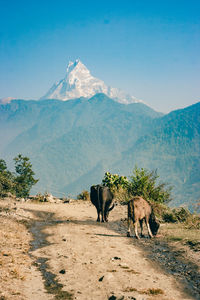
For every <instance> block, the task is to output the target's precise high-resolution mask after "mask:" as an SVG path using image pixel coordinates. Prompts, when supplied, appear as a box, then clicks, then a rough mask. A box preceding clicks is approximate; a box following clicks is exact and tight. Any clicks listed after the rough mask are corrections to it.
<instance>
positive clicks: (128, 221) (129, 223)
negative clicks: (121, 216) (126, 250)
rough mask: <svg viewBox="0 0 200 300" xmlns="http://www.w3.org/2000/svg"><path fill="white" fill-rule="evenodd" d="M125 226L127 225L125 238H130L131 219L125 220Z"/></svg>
mask: <svg viewBox="0 0 200 300" xmlns="http://www.w3.org/2000/svg"><path fill="white" fill-rule="evenodd" d="M127 225H128V230H127V234H126V235H127V237H130V236H131V218H130V217H128V220H127Z"/></svg>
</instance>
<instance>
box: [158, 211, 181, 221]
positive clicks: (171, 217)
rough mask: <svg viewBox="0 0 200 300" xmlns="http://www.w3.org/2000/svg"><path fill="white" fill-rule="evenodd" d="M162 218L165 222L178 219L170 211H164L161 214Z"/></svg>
mask: <svg viewBox="0 0 200 300" xmlns="http://www.w3.org/2000/svg"><path fill="white" fill-rule="evenodd" d="M162 219H163V221H164V222H166V223H176V222H177V221H178V220H177V218H176V216H175V214H174V213H173V212H172V211H168V212H164V213H163V214H162Z"/></svg>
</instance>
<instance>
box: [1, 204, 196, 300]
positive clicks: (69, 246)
mask: <svg viewBox="0 0 200 300" xmlns="http://www.w3.org/2000/svg"><path fill="white" fill-rule="evenodd" d="M12 211H14V214H15V215H16V216H18V219H19V220H18V221H20V226H21V223H23V222H24V223H25V225H26V226H27V228H28V231H29V233H28V234H27V233H26V235H24V243H25V242H26V239H27V243H30V245H31V247H30V249H29V251H28V252H29V257H28V258H27V261H26V263H25V260H23V261H24V269H23V272H24V277H25V278H24V279H23V280H21V281H20V289H19V292H18V294H16V295H14V293H13V294H12V295H10V294H9V293H8V292H7V291H6V289H7V288H6V286H5V285H4V286H3V287H1V289H2V288H3V290H2V292H1V293H0V299H2V300H3V299H28V300H29V299H30V300H46V299H47V300H48V299H78V300H94V299H95V300H98V299H99V300H104V299H105V300H106V299H110V300H114V299H118V300H119V299H124V300H126V299H127V300H128V299H137V300H150V299H152V300H153V299H155V300H156V299H157V300H186V299H188V300H189V299H198V291H197V288H196V287H195V286H193V287H192V285H190V284H189V282H187V278H185V277H184V276H182V277H180V276H179V275H180V274H181V273H180V274H178V271H177V273H176V274H175V275H174V276H173V275H172V274H169V270H168V271H167V270H164V268H163V267H162V264H159V260H157V259H156V257H155V255H152V259H151V251H152V250H153V253H152V254H155V253H156V247H157V248H158V244H159V243H160V242H158V239H154V240H153V241H149V240H148V239H144V240H143V241H137V240H136V239H133V238H127V237H126V229H125V227H124V224H123V221H121V219H123V218H125V217H126V207H125V206H117V207H116V208H115V209H114V210H113V211H112V212H111V213H110V217H109V223H103V224H102V223H96V210H95V207H94V206H92V205H91V204H90V203H88V202H72V203H69V204H33V203H16V205H15V207H14V208H13V206H12ZM3 217H4V218H5V216H3ZM12 217H13V216H12V213H10V216H8V217H7V219H8V218H12ZM156 245H157V246H156ZM160 245H161V244H160ZM163 247H164V246H163ZM13 251H14V250H13ZM165 251H166V249H164V248H163V249H161V248H160V254H161V253H165ZM4 254H5V251H4ZM6 258H7V257H6ZM23 261H22V263H21V265H23ZM2 266H4V267H5V265H3V264H2ZM197 271H198V270H197ZM171 273H172V272H171ZM179 277H180V280H179ZM184 280H185V281H184ZM17 282H19V280H18V281H16V283H15V284H16V286H17ZM18 288H19V285H18Z"/></svg>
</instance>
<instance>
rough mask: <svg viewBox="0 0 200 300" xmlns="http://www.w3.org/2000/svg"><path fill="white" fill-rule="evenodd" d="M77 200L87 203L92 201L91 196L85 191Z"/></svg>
mask: <svg viewBox="0 0 200 300" xmlns="http://www.w3.org/2000/svg"><path fill="white" fill-rule="evenodd" d="M77 199H78V200H85V201H87V200H89V199H90V194H89V192H88V191H86V190H84V191H82V192H81V193H80V194H79V195H78V196H77Z"/></svg>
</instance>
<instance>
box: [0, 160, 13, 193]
mask: <svg viewBox="0 0 200 300" xmlns="http://www.w3.org/2000/svg"><path fill="white" fill-rule="evenodd" d="M14 187H15V184H14V175H13V174H12V173H11V172H10V171H8V169H7V165H6V162H5V161H4V160H3V159H0V196H1V197H3V196H5V195H6V194H7V193H8V192H11V193H13V194H15V189H14Z"/></svg>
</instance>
